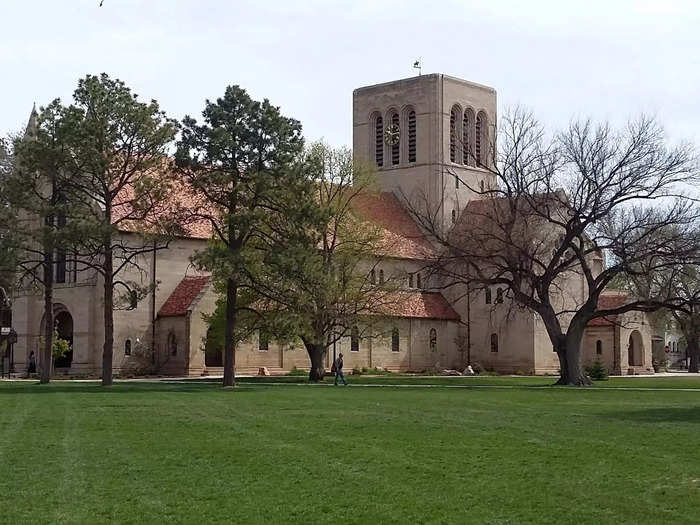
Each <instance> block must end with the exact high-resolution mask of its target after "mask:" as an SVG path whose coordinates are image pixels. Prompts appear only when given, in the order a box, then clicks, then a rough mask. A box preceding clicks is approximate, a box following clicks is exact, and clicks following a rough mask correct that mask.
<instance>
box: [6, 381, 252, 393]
mask: <svg viewBox="0 0 700 525" xmlns="http://www.w3.org/2000/svg"><path fill="white" fill-rule="evenodd" d="M254 390H255V389H254V385H241V386H237V387H236V388H235V389H233V391H232V393H234V394H238V393H249V392H252V391H254ZM151 392H153V393H173V394H187V393H205V392H206V393H216V392H228V391H225V390H223V389H222V388H221V384H220V383H212V382H207V383H183V382H177V383H164V382H153V383H145V382H144V383H115V384H114V385H113V386H111V387H103V386H102V385H100V384H99V383H62V382H61V383H57V382H54V383H49V384H48V385H41V384H39V383H34V382H21V383H19V382H18V383H11V382H8V383H0V396H3V395H17V394H106V395H114V394H145V393H151Z"/></svg>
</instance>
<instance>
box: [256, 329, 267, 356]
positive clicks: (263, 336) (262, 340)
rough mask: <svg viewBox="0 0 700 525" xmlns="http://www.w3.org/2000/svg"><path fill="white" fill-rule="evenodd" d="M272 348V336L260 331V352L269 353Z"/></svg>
mask: <svg viewBox="0 0 700 525" xmlns="http://www.w3.org/2000/svg"><path fill="white" fill-rule="evenodd" d="M269 348H270V336H269V334H268V333H267V332H266V331H265V330H262V329H261V330H258V351H260V352H267V351H268V350H269Z"/></svg>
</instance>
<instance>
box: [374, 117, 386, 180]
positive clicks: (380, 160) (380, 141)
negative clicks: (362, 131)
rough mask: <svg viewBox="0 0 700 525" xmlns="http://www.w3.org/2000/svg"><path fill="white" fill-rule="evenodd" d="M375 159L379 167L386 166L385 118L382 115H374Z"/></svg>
mask: <svg viewBox="0 0 700 525" xmlns="http://www.w3.org/2000/svg"><path fill="white" fill-rule="evenodd" d="M374 160H375V162H376V163H377V166H378V167H380V168H381V167H382V166H384V120H383V119H382V116H381V115H376V116H375V117H374Z"/></svg>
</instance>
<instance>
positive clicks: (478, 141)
mask: <svg viewBox="0 0 700 525" xmlns="http://www.w3.org/2000/svg"><path fill="white" fill-rule="evenodd" d="M486 131H487V122H486V114H485V113H484V112H483V111H480V112H479V114H478V115H477V116H476V125H475V126H474V156H475V157H476V165H477V166H483V165H484V164H485V159H484V156H485V153H486V150H487V149H488V144H487V140H486V135H487V134H486Z"/></svg>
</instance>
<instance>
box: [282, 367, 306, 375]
mask: <svg viewBox="0 0 700 525" xmlns="http://www.w3.org/2000/svg"><path fill="white" fill-rule="evenodd" d="M287 375H288V376H307V375H309V373H308V372H307V371H306V370H302V369H300V368H297V367H296V366H295V367H293V368H292V369H291V370H290V371H289V372H287Z"/></svg>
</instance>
